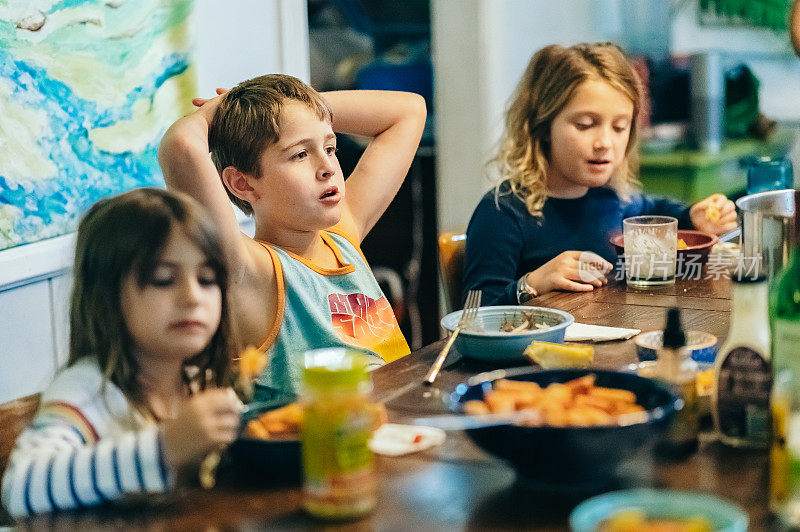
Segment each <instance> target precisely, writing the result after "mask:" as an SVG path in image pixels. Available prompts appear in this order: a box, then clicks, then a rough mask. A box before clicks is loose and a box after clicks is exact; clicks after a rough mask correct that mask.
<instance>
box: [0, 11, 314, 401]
mask: <svg viewBox="0 0 800 532" xmlns="http://www.w3.org/2000/svg"><path fill="white" fill-rule="evenodd" d="M195 17H196V19H195V23H196V24H197V29H198V31H197V33H196V39H197V56H196V59H197V62H196V66H197V72H198V84H199V85H198V86H199V94H200V95H203V96H210V95H213V93H214V88H215V87H218V86H222V87H229V86H231V85H234V84H236V83H237V82H239V81H241V80H243V79H247V78H251V77H254V76H257V75H260V74H264V73H268V72H283V73H286V74H292V75H294V76H297V77H299V78H301V79H303V80H306V81H307V80H308V79H309V58H308V24H307V14H306V2H305V0H237V1H236V2H218V1H216V0H198V1H197V4H196V11H195ZM243 230H244V231H245V232H247V233H249V234H252V230H253V227H252V223H247V222H246V223H244V224H243ZM73 250H74V235H66V236H62V237H58V238H53V239H49V240H44V241H42V242H37V243H34V244H27V245H24V246H19V247H16V248H12V249H9V250H5V251H2V252H0V402H5V401H8V400H11V399H14V398H16V397H22V396H25V395H29V394H32V393H36V392H38V391H41V390H42V389H43V388H44V387H45V386H46V385H47V383H48V382H49V381H50V379H51V378H52V376H53V373H54V371H55V370H56V369H57V368H58V367H59V366H60V365H61V364H63V363H64V361H65V360H66V358H67V338H68V326H67V309H68V299H69V290H70V283H71V275H70V271H69V269H70V266H71V263H72V255H73Z"/></svg>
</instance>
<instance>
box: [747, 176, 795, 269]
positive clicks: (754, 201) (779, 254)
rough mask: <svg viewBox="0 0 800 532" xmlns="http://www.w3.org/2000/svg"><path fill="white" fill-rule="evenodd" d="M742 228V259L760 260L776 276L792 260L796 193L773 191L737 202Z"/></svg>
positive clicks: (791, 190) (787, 190) (790, 190)
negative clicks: (790, 258)
mask: <svg viewBox="0 0 800 532" xmlns="http://www.w3.org/2000/svg"><path fill="white" fill-rule="evenodd" d="M736 207H737V210H738V213H739V214H738V215H739V225H740V226H741V228H742V236H741V256H742V257H744V258H746V259H748V260H756V259H760V260H761V261H762V265H763V271H764V272H765V273H766V274H767V275H768V276H772V275H774V274H775V273H776V272H777V271H779V270H780V269H781V268H782V267H783V266H784V265H785V264H786V263H787V262H788V260H789V251H790V249H789V248H790V245H791V242H792V231H793V229H792V228H793V220H794V209H795V191H794V190H793V189H786V190H773V191H770V192H760V193H758V194H750V195H748V196H743V197H741V198H739V199H738V200H737V201H736Z"/></svg>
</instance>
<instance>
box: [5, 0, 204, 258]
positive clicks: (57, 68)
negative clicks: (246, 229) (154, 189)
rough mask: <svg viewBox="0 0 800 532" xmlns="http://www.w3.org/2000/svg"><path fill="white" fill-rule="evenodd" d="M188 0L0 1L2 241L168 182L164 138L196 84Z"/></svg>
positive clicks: (67, 222)
mask: <svg viewBox="0 0 800 532" xmlns="http://www.w3.org/2000/svg"><path fill="white" fill-rule="evenodd" d="M192 2H193V0H0V250H2V249H6V248H10V247H14V246H18V245H21V244H27V243H31V242H36V241H39V240H42V239H45V238H50V237H54V236H58V235H63V234H66V233H70V232H72V231H74V230H75V228H76V227H77V223H78V220H79V218H80V216H81V215H82V214H83V213H84V212H85V211H86V209H88V208H89V206H91V205H92V203H94V202H95V201H97V200H98V199H100V198H102V197H105V196H109V195H113V194H117V193H119V192H122V191H124V190H128V189H131V188H134V187H139V186H150V185H153V186H162V185H163V178H162V176H161V172H160V170H159V169H158V164H157V162H156V150H157V148H158V142H159V140H160V138H161V136H162V135H163V133H164V131H165V130H166V128H167V127H168V126H169V124H171V123H172V122H173V121H174V120H175V119H176V118H178V117H180V116H182V115H184V114H186V113H188V112H189V111H190V110H191V97H192V96H193V95H194V93H195V76H194V71H193V69H192V67H191V55H192V54H191V51H192V47H193V38H192V31H191V26H192Z"/></svg>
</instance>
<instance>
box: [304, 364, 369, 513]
mask: <svg viewBox="0 0 800 532" xmlns="http://www.w3.org/2000/svg"><path fill="white" fill-rule="evenodd" d="M303 364H304V367H303V396H302V404H303V424H302V428H301V443H302V456H303V477H304V480H303V507H304V508H305V510H306V511H307V512H308V513H309V514H311V515H314V516H316V517H321V518H324V519H351V518H356V517H360V516H362V515H365V514H367V513H369V512H370V511H372V510H373V509H374V507H375V501H376V481H375V472H374V461H373V455H372V452H371V451H370V449H369V446H368V443H369V438H370V435H371V429H372V424H373V419H374V411H373V409H372V408H371V407H370V402H369V397H368V394H369V391H370V388H371V384H370V379H369V373H368V372H367V365H366V362H365V360H364V355H363V354H361V353H359V352H357V351H354V350H349V349H345V348H326V349H315V350H312V351H307V352H306V353H305V355H304V361H303Z"/></svg>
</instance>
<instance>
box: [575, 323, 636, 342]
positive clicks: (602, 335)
mask: <svg viewBox="0 0 800 532" xmlns="http://www.w3.org/2000/svg"><path fill="white" fill-rule="evenodd" d="M640 332H642V331H640V330H639V329H623V328H621V327H605V326H603V325H587V324H586V323H577V322H576V323H573V324H572V325H570V326H569V327H567V330H566V332H565V334H564V340H565V341H568V342H607V341H609V340H627V339H628V338H630V337H632V336H634V335H637V334H639V333H640Z"/></svg>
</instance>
